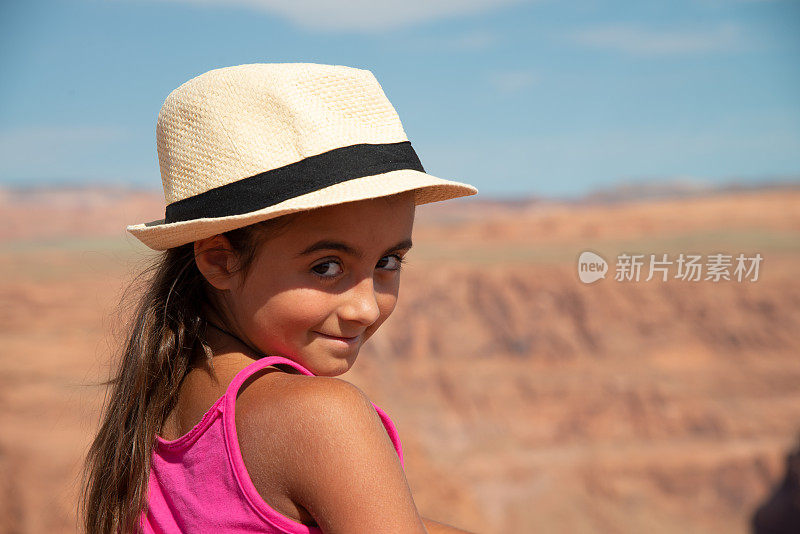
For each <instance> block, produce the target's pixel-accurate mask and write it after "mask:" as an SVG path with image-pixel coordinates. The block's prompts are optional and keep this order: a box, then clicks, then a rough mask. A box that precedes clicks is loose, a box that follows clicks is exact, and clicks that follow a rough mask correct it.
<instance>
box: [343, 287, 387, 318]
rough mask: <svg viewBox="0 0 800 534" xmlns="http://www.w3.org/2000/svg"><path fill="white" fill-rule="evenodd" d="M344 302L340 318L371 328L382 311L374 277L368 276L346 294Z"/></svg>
mask: <svg viewBox="0 0 800 534" xmlns="http://www.w3.org/2000/svg"><path fill="white" fill-rule="evenodd" d="M344 297H345V299H344V302H343V304H342V306H341V307H340V309H339V316H340V317H341V318H342V319H344V320H346V321H354V322H357V323H361V324H363V325H364V326H369V325H371V324H372V323H374V322H375V321H377V320H378V317H380V315H381V310H380V308H379V307H378V299H377V295H376V294H375V286H374V284H373V280H372V277H370V276H366V277H364V278H362V279H361V280H359V281H358V283H356V284H355V285H354V286H353V287H352V288H350V290H349V291H347V292H346V293H345V294H344Z"/></svg>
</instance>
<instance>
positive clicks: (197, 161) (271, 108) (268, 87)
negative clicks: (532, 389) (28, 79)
mask: <svg viewBox="0 0 800 534" xmlns="http://www.w3.org/2000/svg"><path fill="white" fill-rule="evenodd" d="M403 141H408V138H407V137H406V134H405V131H404V130H403V127H402V125H401V123H400V119H399V117H398V116H397V112H396V111H395V110H394V108H393V107H392V105H391V103H390V102H389V100H388V99H387V98H386V95H385V94H384V92H383V90H382V88H381V86H380V84H379V83H378V81H377V80H376V79H375V77H374V76H373V74H372V73H371V72H370V71H368V70H363V69H355V68H350V67H344V66H338V65H318V64H312V63H282V64H251V65H239V66H235V67H227V68H222V69H216V70H212V71H209V72H206V73H205V74H202V75H200V76H197V77H196V78H193V79H191V80H189V81H188V82H186V83H184V84H183V85H181V86H180V87H178V88H177V89H175V90H174V91H173V92H172V93H170V94H169V96H168V97H167V98H166V100H165V101H164V104H163V106H162V108H161V111H160V113H159V116H158V122H157V126H156V143H157V148H158V159H159V165H160V168H161V180H162V184H163V186H164V198H165V201H166V202H167V203H168V204H169V203H172V202H175V201H178V200H183V199H185V198H188V197H191V196H194V195H197V194H199V193H202V192H205V191H208V190H209V189H213V188H215V187H219V186H222V185H225V184H228V183H231V182H235V181H238V180H241V179H244V178H248V177H251V176H254V175H256V174H259V173H263V172H265V171H269V170H273V169H276V168H279V167H283V166H285V165H289V164H292V163H296V162H298V161H301V160H303V159H305V158H307V157H309V156H315V155H318V154H321V153H324V152H327V151H330V150H333V149H336V148H341V147H345V146H350V145H355V144H360V143H373V144H382V143H398V142H403ZM412 189H415V190H417V191H416V192H415V198H416V201H417V203H418V204H423V203H427V202H436V201H439V200H445V199H448V198H455V197H459V196H465V195H472V194H475V193H477V189H475V188H474V187H472V186H470V185H468V184H462V183H459V182H452V181H448V180H442V179H439V178H435V177H433V176H430V175H428V174H425V173H422V172H418V171H414V170H398V171H392V172H388V173H384V174H383V175H378V176H368V177H365V178H358V179H354V180H349V181H346V182H343V183H340V184H336V185H334V186H330V187H326V188H324V189H322V190H319V191H315V192H312V193H308V194H305V195H302V196H298V197H296V198H292V199H289V200H287V201H285V202H282V203H280V204H278V205H275V206H271V207H269V208H265V209H262V210H259V211H256V212H252V213H248V214H243V215H235V216H230V217H223V218H218V219H198V220H193V221H185V222H177V223H171V224H164V221H163V220H159V221H153V222H151V223H146V224H138V225H133V226H129V227H128V231H129V232H131V233H132V234H133V235H134V236H136V237H137V238H138V239H140V240H141V241H142V242H144V243H145V244H146V245H147V246H149V247H151V248H154V249H157V250H164V249H166V248H171V247H174V246H178V245H182V244H185V243H189V242H191V241H195V240H197V239H202V238H205V237H210V236H212V235H215V234H217V233H222V232H225V231H228V230H231V229H234V228H238V227H241V226H244V225H247V224H252V223H254V222H258V221H261V220H266V219H269V218H272V217H277V216H279V215H282V214H285V213H291V212H294V211H300V210H306V209H313V208H315V207H321V206H326V205H331V204H338V203H342V202H349V201H354V200H362V199H368V198H375V197H378V196H385V195H389V194H393V193H398V192H402V191H409V190H412Z"/></svg>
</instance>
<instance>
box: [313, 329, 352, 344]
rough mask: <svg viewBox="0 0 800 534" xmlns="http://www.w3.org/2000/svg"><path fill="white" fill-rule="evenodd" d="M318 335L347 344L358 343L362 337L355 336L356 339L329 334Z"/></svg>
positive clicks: (320, 333)
mask: <svg viewBox="0 0 800 534" xmlns="http://www.w3.org/2000/svg"><path fill="white" fill-rule="evenodd" d="M317 334H319V335H321V336H322V337H325V338H328V339H335V340H337V341H343V342H345V343H355V342H356V341H358V339H359V337H361V336H355V337H339V336H330V335H328V334H323V333H322V332H317Z"/></svg>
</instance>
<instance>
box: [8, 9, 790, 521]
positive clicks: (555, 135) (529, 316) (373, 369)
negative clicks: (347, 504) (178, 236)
mask: <svg viewBox="0 0 800 534" xmlns="http://www.w3.org/2000/svg"><path fill="white" fill-rule="evenodd" d="M254 62H314V63H330V64H341V65H348V66H352V67H360V68H366V69H369V70H371V71H373V72H374V73H375V75H376V77H377V79H378V80H379V81H380V82H381V84H382V86H383V88H384V91H385V92H386V94H387V96H388V97H389V99H390V100H391V101H392V103H393V104H394V106H395V108H396V109H397V111H398V113H399V115H400V118H401V119H402V121H403V124H404V127H405V130H406V133H407V134H408V136H409V139H410V140H411V141H412V143H413V145H414V147H415V149H416V151H417V153H418V154H419V156H420V158H421V160H422V162H423V164H424V165H425V168H426V170H427V171H428V172H429V173H431V174H433V175H435V176H439V177H442V178H448V179H454V180H458V181H464V182H468V183H471V184H473V185H475V186H476V187H478V189H479V190H480V193H479V195H478V196H477V197H473V198H468V199H460V200H457V201H452V202H447V203H442V204H441V205H429V206H421V207H420V208H419V209H418V212H417V213H418V216H417V220H418V223H417V225H416V227H415V233H414V243H415V245H414V250H413V251H412V252H411V253H410V254H409V256H408V259H409V263H408V264H407V266H406V269H405V274H404V281H403V288H402V291H401V299H400V301H399V304H398V307H397V310H396V311H395V313H394V315H393V316H392V317H391V318H390V319H389V321H387V322H386V324H385V325H384V326H383V327H382V329H381V331H379V332H378V333H377V334H376V335H375V336H374V337H373V338H372V340H371V341H370V343H368V344H367V345H366V346H365V348H364V349H363V350H362V353H361V355H360V357H359V360H358V361H357V363H356V365H355V366H354V368H353V369H352V370H351V371H349V372H348V373H347V374H346V375H345V376H344V377H343V378H345V379H347V380H350V381H352V382H354V383H356V384H357V385H358V386H359V387H361V388H362V389H363V390H364V391H365V392H366V393H367V394H368V395H369V396H370V398H371V399H372V400H373V401H374V402H375V403H376V404H378V405H380V406H381V407H382V408H384V409H385V410H386V411H387V412H388V413H389V415H390V416H391V417H392V419H393V420H394V421H395V423H396V424H397V427H398V430H399V432H400V436H401V438H402V441H403V446H404V450H405V454H406V473H407V476H408V478H409V482H410V484H411V487H412V491H413V493H414V496H415V500H416V502H417V505H418V507H419V508H420V510H421V512H422V514H423V515H425V516H427V517H432V518H434V519H438V520H441V521H444V522H449V523H452V524H454V525H457V526H461V527H463V528H466V529H469V530H473V531H475V532H486V533H505V532H534V531H540V530H541V531H548V532H577V533H617V532H622V533H626V532H652V533H677V532H680V533H682V532H693V533H744V532H758V533H763V532H800V520H798V514H800V511H799V510H798V507H800V505H799V504H798V503H800V496H798V493H797V492H798V491H800V450H798V447H800V442H799V441H800V357H798V356H800V341H798V338H797V332H798V331H800V281H798V277H797V273H798V272H800V269H799V267H800V209H799V208H800V2H797V1H795V0H773V1H769V0H763V1H748V0H676V1H671V2H633V1H624V2H623V1H619V2H612V1H592V0H582V1H581V0H579V1H576V2H570V3H569V5H567V4H566V3H564V2H560V3H559V2H554V1H552V0H541V1H524V0H493V1H490V0H463V1H460V2H457V1H453V0H439V1H435V0H426V1H424V2H423V1H419V0H406V1H404V2H388V1H376V0H373V1H371V2H359V1H352V0H345V1H338V2H332V1H325V0H314V1H293V2H288V1H280V0H235V1H222V0H195V1H192V0H174V1H168V0H163V1H159V0H113V1H112V0H75V1H70V2H66V1H51V2H44V1H38V0H29V1H26V2H2V3H0V68H1V71H0V72H2V75H0V215H2V219H3V224H2V225H0V408H2V409H0V531H2V532H8V533H12V532H14V533H16V532H24V533H27V532H71V531H74V530H76V524H75V509H76V498H77V490H78V478H77V477H78V473H79V469H80V464H81V461H82V458H83V455H84V454H85V452H86V449H87V447H88V445H89V442H90V440H91V438H92V437H93V435H94V432H95V431H96V427H97V423H98V417H99V413H100V407H101V405H102V402H103V396H104V389H103V387H101V386H99V385H97V384H98V383H99V382H100V381H102V380H104V379H106V378H107V377H108V373H109V370H110V369H111V367H112V363H113V357H114V356H115V354H116V349H117V346H118V344H119V342H120V337H121V336H122V335H123V334H124V324H125V320H126V319H127V317H128V316H127V308H126V307H125V306H124V305H120V299H121V298H122V296H123V292H124V290H125V288H126V287H127V286H128V284H129V283H130V282H131V280H132V279H133V277H134V276H136V274H138V273H139V272H140V271H141V270H142V269H143V268H144V267H145V266H146V265H147V264H148V263H149V262H150V261H151V260H152V259H153V257H154V256H153V252H152V251H150V250H149V249H147V248H146V247H144V246H143V245H141V244H139V243H138V241H136V240H135V239H134V238H133V237H131V236H129V235H127V234H126V233H125V230H124V227H125V225H127V224H133V223H139V222H144V221H151V220H155V219H159V218H162V217H163V209H164V202H163V196H162V193H161V190H160V187H161V183H160V177H159V169H158V160H157V155H156V150H155V122H156V117H157V114H158V110H159V108H160V106H161V103H162V102H163V100H164V98H165V97H166V96H167V95H168V94H169V92H170V91H171V90H173V89H174V88H176V87H177V86H178V85H180V84H181V83H183V82H185V81H187V80H188V79H190V78H192V77H194V76H197V75H199V74H201V73H203V72H206V71H208V70H210V69H213V68H218V67H224V66H230V65H237V64H243V63H254ZM584 251H592V252H594V253H596V254H599V255H600V256H601V257H603V258H604V259H605V260H606V261H607V262H608V264H609V267H608V268H609V271H608V273H607V274H606V276H605V278H604V279H600V280H597V281H596V282H593V283H584V282H582V281H581V279H580V278H579V276H578V257H579V255H580V254H581V253H582V252H584ZM623 254H628V255H634V254H641V255H643V257H644V261H645V263H644V266H643V267H642V273H641V277H640V279H639V280H638V281H637V280H635V279H631V280H628V279H621V277H616V276H615V269H616V263H617V259H618V257H619V256H620V255H623ZM651 254H652V255H655V256H656V257H657V259H659V260H661V259H662V255H663V254H667V255H668V257H669V259H670V260H673V261H674V260H676V259H677V258H678V257H679V255H680V254H684V255H690V254H691V255H699V256H701V257H702V258H703V260H704V261H705V260H707V259H708V258H709V257H710V256H711V255H714V254H723V255H730V256H731V257H733V258H734V259H735V257H736V256H738V255H739V254H744V255H745V256H746V257H754V256H755V255H756V254H760V256H761V257H762V260H761V263H760V265H759V270H758V272H757V274H756V273H753V272H751V273H750V275H749V276H746V277H744V278H743V279H742V280H737V278H736V276H735V275H734V272H733V267H734V266H735V265H733V266H731V269H730V275H731V276H730V277H729V278H730V279H728V280H725V279H724V278H723V279H720V280H715V279H713V278H711V279H705V278H706V272H707V271H703V273H702V276H701V277H700V280H697V281H692V280H687V279H683V278H680V277H677V276H676V275H677V274H678V270H677V269H678V266H677V264H673V265H671V267H670V269H671V270H670V271H669V276H668V278H667V279H666V280H663V279H662V278H661V275H660V274H657V275H656V276H655V277H653V278H651V279H650V280H646V278H647V274H648V269H649V266H650V264H651V263H652V261H648V260H651V256H650V255H651ZM792 492H794V493H792ZM793 521H794V523H793ZM770 528H771V529H772V530H769V529H770Z"/></svg>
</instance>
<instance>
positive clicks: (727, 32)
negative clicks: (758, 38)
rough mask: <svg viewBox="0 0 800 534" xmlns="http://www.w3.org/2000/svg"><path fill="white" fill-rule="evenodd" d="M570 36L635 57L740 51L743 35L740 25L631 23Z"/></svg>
mask: <svg viewBox="0 0 800 534" xmlns="http://www.w3.org/2000/svg"><path fill="white" fill-rule="evenodd" d="M569 39H570V40H572V41H573V42H576V43H578V44H581V45H585V46H590V47H593V48H600V49H607V50H614V51H617V52H623V53H625V54H629V55H634V56H665V55H678V54H695V53H703V52H719V51H726V50H736V49H738V48H740V47H741V45H742V41H743V35H742V31H741V28H740V27H739V26H737V25H736V24H732V23H727V24H722V25H720V26H718V27H716V28H710V29H692V30H687V29H676V30H654V29H649V28H642V27H636V26H630V25H612V26H600V27H594V28H586V29H583V30H579V31H576V32H573V33H571V34H570V35H569Z"/></svg>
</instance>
